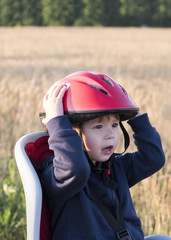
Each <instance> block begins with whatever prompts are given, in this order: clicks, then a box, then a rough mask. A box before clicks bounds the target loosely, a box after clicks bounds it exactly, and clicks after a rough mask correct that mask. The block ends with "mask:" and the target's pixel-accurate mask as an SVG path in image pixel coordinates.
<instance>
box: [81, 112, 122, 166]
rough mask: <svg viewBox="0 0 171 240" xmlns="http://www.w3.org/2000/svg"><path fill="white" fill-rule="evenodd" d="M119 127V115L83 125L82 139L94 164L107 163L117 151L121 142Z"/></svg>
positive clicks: (108, 116) (94, 120)
mask: <svg viewBox="0 0 171 240" xmlns="http://www.w3.org/2000/svg"><path fill="white" fill-rule="evenodd" d="M118 125H119V116H118V115H107V116H104V117H101V118H95V119H93V120H89V121H87V122H84V123H83V125H82V139H83V142H84V145H85V148H86V151H87V153H88V155H89V157H90V158H91V160H92V161H93V162H94V163H96V162H105V161H107V160H108V159H109V158H110V156H111V155H112V154H113V152H114V151H115V149H116V147H117V145H118V141H119V133H118Z"/></svg>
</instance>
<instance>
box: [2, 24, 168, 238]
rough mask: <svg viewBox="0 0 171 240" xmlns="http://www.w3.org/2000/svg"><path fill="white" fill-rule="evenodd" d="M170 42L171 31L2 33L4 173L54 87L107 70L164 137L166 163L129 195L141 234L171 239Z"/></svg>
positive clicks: (61, 29)
mask: <svg viewBox="0 0 171 240" xmlns="http://www.w3.org/2000/svg"><path fill="white" fill-rule="evenodd" d="M170 43H171V29H151V28H102V27H99V28H86V27H85V28H72V27H58V28H53V27H51V28H46V27H42V28H37V27H34V28H33V27H27V28H0V161H1V162H0V166H1V169H3V167H4V161H3V160H2V159H4V158H5V157H7V156H13V148H14V144H15V142H16V140H17V139H18V138H19V137H20V136H22V135H24V134H26V133H30V132H33V131H38V130H40V129H41V126H40V123H39V119H38V111H39V106H40V102H41V99H42V97H43V94H44V93H45V91H46V90H47V88H48V87H49V86H50V85H51V84H52V83H54V82H55V81H56V80H58V79H60V78H62V77H64V76H66V75H67V74H69V73H71V72H74V71H79V70H92V71H100V72H104V73H107V74H108V75H110V76H111V77H113V78H114V79H116V80H117V81H118V82H120V83H121V84H122V85H123V86H124V87H125V88H126V89H127V91H128V93H129V94H130V95H131V97H132V98H133V99H134V101H135V102H136V103H137V104H138V105H139V107H140V109H141V111H142V112H148V113H149V117H150V119H151V122H152V123H153V125H154V126H155V127H156V128H157V129H158V131H159V133H160V135H161V138H162V142H163V147H164V150H165V154H166V161H167V163H166V166H165V167H164V168H163V169H162V170H161V171H159V172H158V173H157V174H155V175H154V176H152V177H151V178H149V179H147V180H145V181H143V182H142V183H140V184H138V185H137V186H136V187H135V188H134V189H133V190H132V195H133V199H134V201H135V206H136V210H137V212H138V215H139V216H140V217H141V219H142V223H143V228H144V231H145V233H148V234H150V233H163V234H168V235H171V226H170V219H171V209H170V204H171V195H170V193H171V180H170V179H171V178H170V177H171V169H170V164H171V148H170V143H171V130H170V121H171V98H170V95H171V92H170V89H171V78H170V76H171V45H170ZM130 150H134V146H133V143H132V144H131V147H130Z"/></svg>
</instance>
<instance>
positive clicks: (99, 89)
mask: <svg viewBox="0 0 171 240" xmlns="http://www.w3.org/2000/svg"><path fill="white" fill-rule="evenodd" d="M87 85H88V86H90V87H92V88H94V89H96V90H98V91H100V92H102V93H104V94H106V95H108V93H107V92H106V91H105V90H103V89H101V88H99V87H96V86H93V85H91V84H87Z"/></svg>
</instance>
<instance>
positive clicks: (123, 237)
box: [116, 228, 132, 240]
mask: <svg viewBox="0 0 171 240" xmlns="http://www.w3.org/2000/svg"><path fill="white" fill-rule="evenodd" d="M116 235H117V238H118V240H132V238H131V235H130V234H129V232H128V230H127V229H126V228H125V229H122V230H120V231H118V232H117V233H116Z"/></svg>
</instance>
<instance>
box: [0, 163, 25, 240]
mask: <svg viewBox="0 0 171 240" xmlns="http://www.w3.org/2000/svg"><path fill="white" fill-rule="evenodd" d="M25 219H26V218H25V200H24V193H23V187H22V184H21V181H20V178H19V175H18V172H17V169H16V165H15V161H14V159H10V161H9V162H8V165H7V169H6V171H5V172H4V175H3V178H2V181H1V188H0V239H1V240H6V239H8V240H10V239H13V240H14V239H23V240H24V239H26V220H25Z"/></svg>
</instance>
